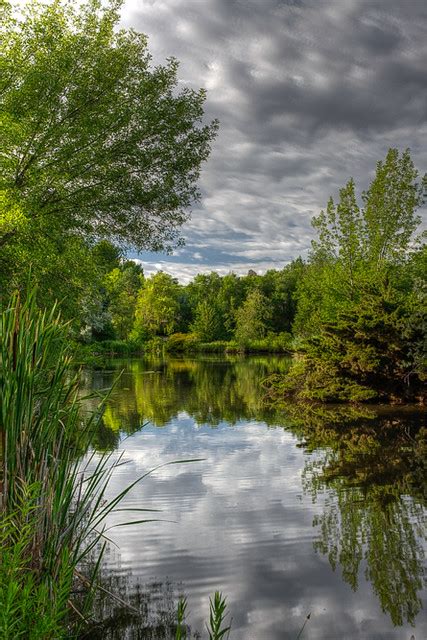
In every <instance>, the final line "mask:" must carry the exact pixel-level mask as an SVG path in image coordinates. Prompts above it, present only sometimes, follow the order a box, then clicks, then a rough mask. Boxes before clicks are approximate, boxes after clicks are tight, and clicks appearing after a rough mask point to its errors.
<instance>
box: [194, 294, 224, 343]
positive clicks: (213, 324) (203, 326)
mask: <svg viewBox="0 0 427 640" xmlns="http://www.w3.org/2000/svg"><path fill="white" fill-rule="evenodd" d="M191 330H192V331H193V332H194V333H196V334H197V336H198V338H199V340H201V341H202V342H212V341H213V340H218V338H219V337H220V334H221V318H220V315H219V311H218V308H217V306H216V305H215V304H212V303H211V302H209V301H208V300H202V301H201V302H199V304H198V305H197V307H196V311H195V317H194V321H193V323H192V325H191Z"/></svg>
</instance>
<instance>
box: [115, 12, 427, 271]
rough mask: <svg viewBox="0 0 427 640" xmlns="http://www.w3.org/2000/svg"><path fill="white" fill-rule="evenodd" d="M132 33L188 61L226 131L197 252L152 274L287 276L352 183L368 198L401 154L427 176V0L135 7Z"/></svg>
mask: <svg viewBox="0 0 427 640" xmlns="http://www.w3.org/2000/svg"><path fill="white" fill-rule="evenodd" d="M122 21H123V25H124V26H126V27H133V28H135V29H137V30H138V31H142V32H144V33H146V34H147V35H148V36H149V47H150V50H151V52H152V54H153V57H154V62H156V63H158V62H163V61H165V59H166V58H167V57H168V56H175V57H176V58H178V59H179V60H180V62H181V67H180V73H179V77H180V82H181V83H182V85H189V86H193V87H197V88H198V87H200V86H203V87H205V88H206V89H207V90H208V98H207V104H206V117H207V119H212V118H218V119H219V120H220V133H219V135H218V138H217V140H216V142H215V143H214V148H213V151H212V154H211V157H210V159H209V161H208V162H207V163H206V164H205V166H204V169H203V173H202V177H201V181H200V186H201V190H202V194H203V197H202V201H201V202H200V204H198V205H196V206H195V207H194V208H193V213H192V219H191V221H190V222H189V223H188V224H187V225H186V226H185V228H184V229H183V235H184V237H185V240H186V246H185V247H184V248H181V249H179V250H177V251H176V252H175V254H174V255H173V256H165V255H162V254H152V253H151V254H150V253H144V254H139V258H140V259H141V260H142V263H143V265H144V268H145V271H146V273H150V272H153V271H155V270H158V269H163V270H165V271H167V272H169V273H171V274H173V275H174V276H176V277H178V278H179V279H180V280H181V281H187V280H188V279H190V278H191V277H192V276H193V275H195V274H196V273H198V272H205V271H210V270H215V271H218V272H219V273H220V274H225V273H227V272H229V271H234V272H236V273H246V272H247V271H248V269H249V268H251V269H254V270H256V271H257V272H259V273H262V272H263V271H265V270H266V269H268V268H281V267H282V266H283V265H284V264H286V263H288V262H289V261H290V260H291V259H292V258H295V257H297V256H298V255H302V256H304V255H306V254H307V250H308V248H309V246H310V240H311V237H312V231H311V226H310V219H311V217H312V216H313V215H314V214H316V213H318V211H319V210H320V209H321V208H322V207H323V206H324V205H325V203H326V200H327V198H328V196H329V195H330V194H332V195H334V194H336V192H337V190H338V189H339V187H340V186H342V185H343V184H344V183H345V181H346V180H347V179H348V177H349V176H353V177H354V178H355V179H356V181H357V183H358V185H360V187H361V188H365V187H366V186H367V184H368V182H369V180H370V177H371V176H372V172H373V170H374V168H375V162H376V161H377V160H378V159H380V158H382V157H383V156H384V155H385V153H386V151H387V149H388V148H389V147H390V146H397V147H399V148H401V149H403V148H405V147H408V146H409V147H410V148H411V150H412V152H413V157H414V159H415V161H416V163H417V166H418V167H419V169H420V170H421V171H423V172H424V171H425V170H426V169H427V145H426V134H427V3H426V2H425V0H127V1H126V2H125V5H124V7H123V10H122ZM132 255H133V256H135V254H132Z"/></svg>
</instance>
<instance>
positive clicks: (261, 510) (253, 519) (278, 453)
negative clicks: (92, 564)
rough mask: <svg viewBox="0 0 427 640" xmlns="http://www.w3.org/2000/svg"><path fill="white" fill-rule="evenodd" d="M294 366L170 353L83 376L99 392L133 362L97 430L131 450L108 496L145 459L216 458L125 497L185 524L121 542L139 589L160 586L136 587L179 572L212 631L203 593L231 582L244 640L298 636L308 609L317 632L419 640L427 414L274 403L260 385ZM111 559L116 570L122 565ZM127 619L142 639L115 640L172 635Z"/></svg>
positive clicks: (123, 536)
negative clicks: (426, 420) (280, 407)
mask: <svg viewBox="0 0 427 640" xmlns="http://www.w3.org/2000/svg"><path fill="white" fill-rule="evenodd" d="M287 366H288V363H287V362H286V361H285V360H281V359H274V358H268V357H259V358H250V359H241V358H229V359H227V360H224V359H216V358H200V359H192V360H185V359H170V360H166V361H160V360H151V361H130V362H125V363H120V362H116V363H115V364H114V370H111V371H110V372H106V371H98V372H95V373H92V374H89V373H88V376H91V377H90V379H88V381H87V383H88V384H90V385H91V386H93V387H94V388H98V389H100V388H105V387H107V386H109V385H110V384H111V381H112V379H113V378H114V376H115V375H116V374H117V371H118V370H119V369H120V368H121V367H123V368H124V373H123V375H122V376H121V378H120V380H119V382H118V383H117V386H116V388H115V390H114V392H113V394H112V396H111V398H110V400H109V402H108V405H107V408H106V411H105V413H104V417H103V425H102V427H101V429H100V431H99V433H98V434H97V446H98V447H99V448H102V449H111V448H114V447H119V448H123V449H125V450H126V451H127V455H128V459H129V465H128V467H124V468H123V471H122V473H121V475H120V476H119V477H117V478H116V486H115V487H113V489H118V488H121V487H123V486H124V485H125V484H126V483H129V482H130V481H132V480H133V479H134V478H135V476H137V475H138V474H140V473H141V472H143V471H146V470H147V465H148V466H154V465H155V464H156V463H158V462H164V461H166V460H170V459H173V458H176V457H181V456H182V457H188V456H194V457H204V458H206V463H205V464H203V465H199V466H198V467H197V468H196V466H194V467H192V468H189V467H188V468H181V469H180V470H179V472H177V471H176V469H175V470H174V471H173V472H171V471H170V470H165V471H164V472H162V473H161V474H160V475H157V477H156V478H152V479H150V480H149V482H148V483H147V484H146V485H144V488H143V489H141V491H140V492H139V493H136V494H135V495H133V496H132V497H129V502H128V504H127V505H126V506H129V507H132V506H144V507H148V506H156V507H158V506H159V505H160V506H161V507H163V508H164V510H165V511H166V512H167V514H168V515H167V517H170V516H172V517H173V519H175V520H176V524H166V523H160V524H156V525H153V526H151V525H149V526H148V527H147V528H144V530H143V531H141V530H139V531H138V532H135V531H134V530H132V532H124V531H123V530H121V531H120V533H118V534H117V535H116V537H115V538H114V539H115V541H116V542H117V543H118V545H119V547H120V549H121V553H122V561H121V562H122V565H121V567H120V575H121V576H122V578H123V576H124V575H126V576H128V578H126V580H127V581H128V583H129V584H130V586H129V585H128V587H127V589H128V594H130V596H131V597H133V595H132V594H135V593H136V592H137V591H136V590H137V589H139V591H140V593H147V591H148V592H149V591H150V589H148V590H147V588H145V587H144V588H143V587H141V584H142V583H143V582H144V581H146V580H148V579H149V578H150V577H153V576H158V577H159V579H160V580H161V581H165V580H166V579H168V578H171V579H172V580H173V581H176V580H182V583H183V588H184V590H185V592H186V593H187V595H188V596H189V606H190V608H191V610H192V611H193V617H192V618H191V624H192V626H193V628H195V629H202V628H203V627H202V620H203V618H204V617H206V614H207V601H208V595H209V594H210V593H212V591H213V590H214V589H216V588H221V589H222V590H223V591H224V592H226V593H227V594H228V596H229V600H230V608H231V609H232V612H233V616H234V621H233V633H232V636H231V637H232V638H233V640H234V639H236V640H238V639H239V638H245V639H246V638H248V637H253V638H266V639H268V640H269V639H271V640H275V639H276V638H295V637H296V636H297V634H298V632H299V630H300V629H301V626H302V624H303V622H304V619H305V616H306V615H307V613H308V612H309V611H310V612H311V613H312V615H311V618H310V621H309V622H308V624H307V626H306V628H305V629H304V636H303V637H306V638H325V637H328V638H334V637H336V638H352V637H361V638H402V637H403V638H405V637H407V638H408V639H409V637H410V636H411V635H412V629H411V626H410V625H412V624H416V628H415V630H416V633H415V637H416V638H417V639H418V638H421V637H425V636H426V637H427V625H426V623H425V621H424V620H423V619H422V612H421V595H422V588H423V584H424V577H423V557H424V556H423V539H424V538H423V535H424V531H423V524H424V522H425V521H424V520H423V517H424V514H425V511H424V505H425V496H426V485H425V478H426V475H425V466H424V465H425V460H426V457H427V456H426V455H425V454H426V444H425V443H426V437H425V436H426V431H425V429H423V428H422V421H423V417H422V416H421V415H420V414H419V413H417V414H412V413H408V412H404V411H400V412H397V411H394V412H393V414H391V413H390V411H389V410H388V411H387V412H384V413H383V414H378V412H376V413H375V414H374V413H372V412H369V411H366V410H363V411H362V412H360V411H353V412H351V413H349V412H348V410H345V411H344V410H343V409H342V408H337V409H333V410H329V409H328V410H324V411H322V412H321V413H319V412H316V413H313V412H310V413H305V414H304V415H303V414H302V413H301V409H300V408H295V407H289V408H288V410H287V412H278V411H275V410H271V409H267V408H266V407H265V406H264V404H263V402H262V392H261V389H260V380H261V379H262V378H263V377H265V376H266V375H267V374H268V373H269V372H270V371H274V370H278V369H279V368H282V369H284V368H285V367H287ZM147 423H148V424H147ZM143 424H147V426H146V427H144V429H142V431H141V425H143ZM159 427H161V429H159ZM268 427H270V428H268ZM129 434H134V435H132V437H130V438H128V439H127V440H126V442H124V443H122V442H121V439H122V438H123V436H124V435H129ZM313 525H314V527H313ZM135 529H136V527H135ZM141 538H142V541H141ZM324 559H327V563H325V561H324ZM107 564H108V567H107V569H108V571H110V572H111V575H112V576H114V575H117V571H118V565H117V563H116V562H115V561H111V562H109V563H107ZM123 567H124V568H125V569H126V571H127V573H126V571H125V572H124V573H123ZM331 567H332V569H333V570H334V571H331ZM335 569H336V570H337V571H335ZM129 576H131V577H129ZM123 579H124V578H123ZM342 581H344V582H342ZM136 585H139V586H138V587H137V586H136ZM345 585H348V586H347V587H346V586H345ZM372 592H373V593H374V594H375V596H376V598H375V599H372V595H371V594H372ZM172 600H173V598H172ZM174 602H175V604H176V599H175V601H174ZM173 610H174V607H173V606H172V605H171V606H170V612H172V613H173ZM381 610H382V612H384V613H381ZM171 615H172V614H171ZM113 617H114V616H113ZM126 624H128V626H127V627H126V629H127V631H126V633H129V634H131V633H133V634H134V635H128V636H127V635H126V636H125V635H124V631H123V628H124V627H123V626H122V627H120V629H121V631H120V633H122V635H121V636H120V635H111V638H113V637H114V638H116V637H117V638H118V637H129V638H134V637H135V638H137V637H153V638H154V637H162V636H155V635H153V636H147V635H138V634H142V631H141V629H145V630H146V629H147V624H146V623H142V622H141V621H140V622H137V621H136V620H133V621H132V620H130V619H129V620H128V621H127V623H126ZM156 625H157V623H156V624H155V623H154V622H153V623H152V625H151V627H152V628H153V629H154V627H156ZM395 625H398V626H399V625H400V626H401V627H400V629H399V628H396V629H394V626H395ZM149 626H150V625H148V627H149ZM156 628H157V627H156ZM132 629H133V631H132V632H131V630H132ZM138 629H139V630H138ZM406 632H407V633H406ZM111 633H112V632H111ZM144 633H147V631H145V632H144ZM402 633H403V635H402ZM135 634H136V635H135ZM108 637H110V636H108ZM165 637H168V636H167V635H166V636H165Z"/></svg>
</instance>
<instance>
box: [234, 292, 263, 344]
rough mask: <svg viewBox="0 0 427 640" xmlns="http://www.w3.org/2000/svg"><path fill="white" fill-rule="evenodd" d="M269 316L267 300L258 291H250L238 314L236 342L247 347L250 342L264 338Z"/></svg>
mask: <svg viewBox="0 0 427 640" xmlns="http://www.w3.org/2000/svg"><path fill="white" fill-rule="evenodd" d="M269 316H270V311H269V306H268V300H267V298H266V297H265V296H264V295H263V294H262V293H261V291H259V290H258V289H254V290H253V291H250V292H249V294H248V296H247V298H246V300H245V302H244V303H243V304H242V306H241V307H239V309H238V310H237V312H236V331H235V338H236V340H237V341H238V342H239V343H240V344H242V345H245V344H247V343H248V342H249V341H250V340H258V339H259V338H263V337H264V336H265V334H266V329H267V325H266V323H267V320H268V318H269Z"/></svg>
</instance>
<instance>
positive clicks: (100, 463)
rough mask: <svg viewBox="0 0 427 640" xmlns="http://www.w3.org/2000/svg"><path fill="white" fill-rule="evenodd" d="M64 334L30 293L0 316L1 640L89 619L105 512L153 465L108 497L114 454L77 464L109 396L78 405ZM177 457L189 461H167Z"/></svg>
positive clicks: (66, 628)
mask: <svg viewBox="0 0 427 640" xmlns="http://www.w3.org/2000/svg"><path fill="white" fill-rule="evenodd" d="M67 330H68V329H67V326H66V325H64V323H63V322H62V321H61V318H60V314H59V313H58V310H57V308H56V307H53V308H52V309H51V310H50V311H48V312H42V311H40V310H39V309H38V308H37V307H36V304H35V296H34V294H33V295H30V296H29V298H28V299H27V300H26V301H25V302H21V300H20V298H19V295H18V294H17V295H15V296H14V297H13V298H12V300H11V302H10V304H9V306H8V308H7V309H6V310H5V311H4V312H3V313H2V315H1V318H0V335H1V348H0V357H1V373H0V391H1V395H2V406H1V413H0V420H1V422H0V429H1V443H2V448H1V458H0V460H1V494H2V496H1V497H2V503H1V514H0V515H1V521H0V550H1V553H2V570H1V572H0V573H1V578H0V612H1V613H0V636H1V637H2V638H4V639H5V640H6V639H9V638H10V639H12V638H13V639H14V640H15V639H17V638H29V639H30V640H31V639H32V638H34V639H36V638H38V639H39V638H44V639H45V640H49V639H50V638H52V639H53V638H55V640H58V639H59V638H62V637H65V636H66V637H68V638H69V637H73V636H74V634H75V633H77V628H78V626H79V624H80V623H81V624H85V623H86V622H89V621H90V620H89V618H90V606H91V602H92V599H93V594H94V591H95V590H96V588H97V583H96V576H97V570H98V568H99V565H100V562H101V559H102V553H103V550H104V548H105V542H106V525H105V518H106V517H107V515H108V514H110V513H111V512H113V511H116V510H119V504H120V502H121V501H122V499H123V498H124V497H125V496H126V494H127V493H128V492H129V491H130V490H131V489H132V488H133V486H134V485H135V484H136V483H137V482H139V481H140V480H141V479H142V478H143V477H145V476H146V475H148V474H149V473H152V471H154V469H152V470H151V471H149V472H148V473H146V474H145V475H144V476H142V477H139V478H137V479H136V480H135V482H133V483H132V484H131V485H129V486H128V487H127V488H126V489H125V490H124V491H122V492H121V493H119V494H118V495H116V496H115V497H114V498H113V499H107V497H106V492H107V488H108V484H109V481H110V479H111V476H112V474H113V473H114V470H115V469H116V468H117V467H118V466H120V465H121V464H123V460H122V459H121V457H120V456H118V457H117V456H115V454H106V455H98V454H96V453H94V452H93V453H91V454H86V456H85V457H84V460H85V462H84V464H83V463H82V462H81V460H82V456H83V454H84V453H85V452H86V451H87V448H88V444H89V442H90V436H91V433H92V431H93V429H94V428H95V427H96V425H97V423H98V420H99V419H100V417H101V414H102V410H103V404H104V402H105V399H106V398H100V400H99V406H98V409H97V411H95V412H93V413H91V414H90V415H89V414H88V412H87V411H85V405H84V402H85V398H84V397H82V394H81V391H80V388H79V372H78V371H75V370H74V371H73V368H72V367H71V364H72V355H71V349H70V347H69V342H68V335H67ZM181 462H187V461H175V462H173V463H171V464H178V463H181ZM162 466H163V465H162ZM137 511H150V510H146V509H139V510H137ZM149 520H153V518H149ZM146 521H147V519H146V518H144V519H142V520H141V519H139V520H132V521H131V522H123V523H120V525H127V524H136V523H141V522H146ZM94 553H95V556H96V557H97V560H96V562H95V563H93V554H94ZM89 560H90V561H89ZM85 565H87V566H92V567H93V569H92V571H91V573H90V575H83V573H82V570H81V568H82V567H83V566H85ZM82 588H83V590H84V593H85V594H86V595H85V597H84V598H83V599H82V597H81V591H82ZM75 592H79V599H78V602H79V605H77V600H76V599H75V598H74V593H75ZM39 618H40V620H38V619H39ZM36 619H37V620H38V624H39V623H40V624H41V620H42V619H43V621H44V627H43V630H41V629H40V628H38V626H37V625H36V624H34V623H30V621H31V620H33V621H34V620H36Z"/></svg>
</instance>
